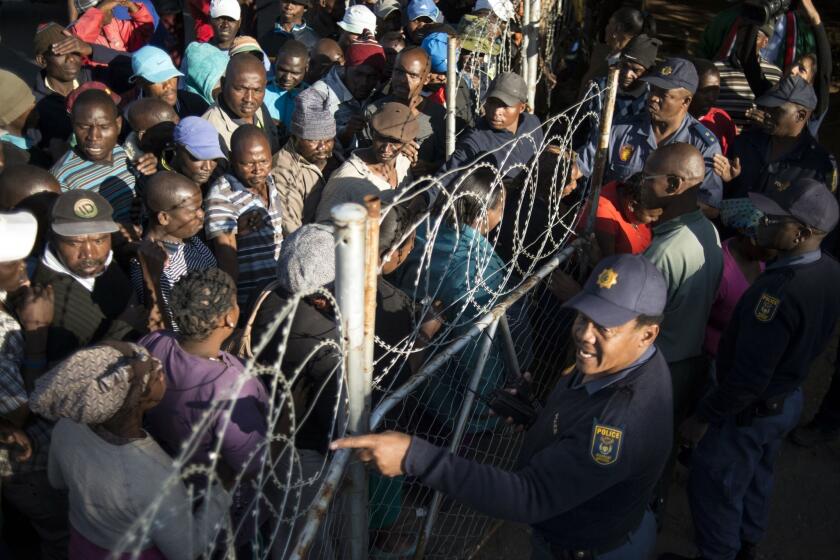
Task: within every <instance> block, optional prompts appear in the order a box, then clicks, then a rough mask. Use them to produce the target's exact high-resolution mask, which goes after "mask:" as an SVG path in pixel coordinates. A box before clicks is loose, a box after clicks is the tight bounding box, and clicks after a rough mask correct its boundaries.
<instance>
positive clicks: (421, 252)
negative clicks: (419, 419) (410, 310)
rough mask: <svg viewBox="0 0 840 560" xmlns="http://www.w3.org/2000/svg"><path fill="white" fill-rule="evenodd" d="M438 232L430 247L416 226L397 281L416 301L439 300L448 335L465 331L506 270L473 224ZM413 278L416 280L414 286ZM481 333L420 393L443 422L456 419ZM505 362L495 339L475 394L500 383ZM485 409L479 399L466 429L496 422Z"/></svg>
mask: <svg viewBox="0 0 840 560" xmlns="http://www.w3.org/2000/svg"><path fill="white" fill-rule="evenodd" d="M435 225H436V224H432V226H431V227H433V228H434V227H435ZM436 233H437V235H436V236H434V239H433V247H432V248H431V251H430V250H429V243H430V239H429V238H430V235H429V232H428V230H427V228H426V227H420V228H418V230H417V238H416V240H415V242H414V249H413V250H412V251H411V254H410V255H409V256H408V259H406V262H405V263H403V265H402V266H401V267H400V268H399V270H398V272H397V274H398V277H397V278H395V280H396V282H397V285H398V286H399V287H400V288H402V290H403V291H404V292H405V293H406V294H408V295H409V296H411V297H413V298H414V299H415V300H418V301H419V300H422V299H424V298H425V297H427V296H428V297H429V298H430V299H431V300H432V301H438V300H439V301H442V302H443V304H444V309H445V311H444V315H445V318H446V323H447V324H446V325H445V326H444V327H443V329H442V330H441V333H443V332H445V329H447V328H450V329H451V330H449V332H448V338H449V339H453V338H456V337H457V336H459V335H461V334H463V333H464V332H465V331H466V330H468V329H469V328H470V327H471V326H472V323H473V322H474V321H475V319H476V318H478V317H479V316H481V315H482V314H483V313H484V312H485V311H486V309H485V308H486V307H487V306H488V305H489V304H491V302H493V300H494V299H495V297H496V294H498V293H500V291H501V289H502V287H503V285H504V284H505V280H506V271H505V267H504V262H502V259H501V258H499V256H498V255H496V253H495V252H494V250H493V246H492V245H491V244H490V242H489V241H488V240H487V239H486V238H485V237H484V236H483V235H481V234H480V233H478V232H477V231H476V230H474V229H473V228H471V227H469V226H461V229H460V231H459V230H456V229H455V228H453V227H451V226H448V225H447V224H445V223H443V222H441V223H440V228H439V229H438V231H437V232H436ZM418 270H419V281H418ZM415 282H418V285H417V287H415ZM439 336H440V333H439ZM481 338H482V337H478V338H477V339H475V340H474V341H473V342H471V343H470V344H468V345H467V346H466V347H465V348H464V349H463V350H462V351H461V353H460V355H459V357H456V358H454V359H452V360H450V362H449V363H448V364H447V366H446V369H444V370H442V371H441V372H440V373H439V374H438V375H437V376H435V378H434V379H433V380H432V382H431V383H430V384H429V385H428V386H426V387H425V388H424V389H422V391H423V394H422V396H421V397H418V398H420V400H421V402H423V403H424V405H425V406H426V408H427V409H428V410H430V411H431V412H433V413H434V414H436V415H437V417H438V419H439V420H440V421H442V422H445V423H452V424H454V422H455V420H456V419H457V417H458V412H459V410H460V407H461V403H462V402H463V398H464V396H465V394H466V387H467V386H468V384H469V378H470V375H471V373H472V371H473V369H474V368H473V366H474V363H475V361H476V360H477V358H478V348H479V346H480V341H481ZM503 364H504V362H503V360H502V354H501V345H500V344H499V343H498V342H497V340H494V342H493V345H492V350H491V353H490V357H489V358H488V360H487V363H486V364H485V366H484V374H483V377H482V380H481V383H480V384H479V387H478V394H479V395H487V394H489V393H490V392H491V391H492V390H493V389H496V388H498V387H501V386H502V385H503V384H504V367H503ZM488 412H489V409H488V408H487V406H486V405H485V404H484V403H483V402H480V400H479V399H477V400H476V403H475V407H474V409H473V413H472V416H471V420H470V423H469V427H468V431H471V432H477V431H482V430H484V429H488V428H490V427H491V426H493V425H495V423H496V420H495V418H491V417H489V416H488V415H487V413H488Z"/></svg>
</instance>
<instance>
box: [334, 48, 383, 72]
mask: <svg viewBox="0 0 840 560" xmlns="http://www.w3.org/2000/svg"><path fill="white" fill-rule="evenodd" d="M344 56H345V60H346V63H347V66H361V65H363V64H366V65H368V66H370V67H372V68H375V69H376V70H378V71H379V72H382V71H383V70H385V49H383V48H382V45H380V44H379V43H372V42H371V43H369V42H359V43H351V44H350V46H348V47H347V51H346V52H345V53H344Z"/></svg>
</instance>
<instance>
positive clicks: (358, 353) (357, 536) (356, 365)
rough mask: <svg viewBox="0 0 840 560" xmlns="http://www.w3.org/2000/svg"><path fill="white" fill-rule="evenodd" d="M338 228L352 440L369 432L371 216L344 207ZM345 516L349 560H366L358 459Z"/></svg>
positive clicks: (335, 216) (363, 477)
mask: <svg viewBox="0 0 840 560" xmlns="http://www.w3.org/2000/svg"><path fill="white" fill-rule="evenodd" d="M331 214H332V220H333V223H334V224H335V242H336V244H335V296H336V300H337V302H338V309H339V313H340V315H341V331H342V334H343V336H344V352H345V354H344V372H345V375H346V380H347V408H348V422H347V432H348V434H349V435H359V434H366V433H368V432H369V431H370V428H369V426H370V382H369V381H368V380H367V379H366V368H365V357H366V353H367V352H366V348H365V315H364V312H365V272H366V271H365V237H366V228H365V222H366V218H367V210H366V209H365V207H364V206H362V205H360V204H353V203H347V204H341V205H339V206H336V207H335V208H333V209H332V213H331ZM349 482H350V484H349V489H348V491H347V500H346V504H347V512H346V513H347V515H348V516H349V519H350V533H351V534H350V538H349V542H350V558H351V560H365V559H366V558H367V556H368V491H367V473H366V472H365V467H364V465H363V464H362V463H361V462H360V461H358V460H357V459H355V458H354V459H352V460H351V462H350V472H349Z"/></svg>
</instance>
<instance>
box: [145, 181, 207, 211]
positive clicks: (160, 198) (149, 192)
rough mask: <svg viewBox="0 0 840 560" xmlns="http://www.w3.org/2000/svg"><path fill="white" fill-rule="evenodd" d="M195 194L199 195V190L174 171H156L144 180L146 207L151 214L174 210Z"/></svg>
mask: <svg viewBox="0 0 840 560" xmlns="http://www.w3.org/2000/svg"><path fill="white" fill-rule="evenodd" d="M196 194H201V188H200V187H199V186H198V185H196V184H195V183H193V182H192V181H190V180H189V179H187V178H186V177H184V176H183V175H181V174H180V173H175V172H174V171H158V172H157V173H155V174H154V175H152V176H151V177H149V178H148V179H147V180H146V188H145V197H146V206H147V207H148V208H149V210H151V211H152V212H165V211H167V210H169V209H171V208H175V207H177V206H178V205H180V204H181V203H182V202H184V201H185V200H189V199H190V198H192V197H194V196H195V195H196Z"/></svg>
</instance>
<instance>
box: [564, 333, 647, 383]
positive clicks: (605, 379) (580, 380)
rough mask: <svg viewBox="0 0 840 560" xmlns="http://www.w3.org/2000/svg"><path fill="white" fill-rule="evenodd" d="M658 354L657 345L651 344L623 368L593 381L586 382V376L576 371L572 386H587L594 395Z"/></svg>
mask: <svg viewBox="0 0 840 560" xmlns="http://www.w3.org/2000/svg"><path fill="white" fill-rule="evenodd" d="M654 354H656V346H654V345H651V346H650V347H649V348H648V349H647V350H645V351H644V353H643V354H642V355H641V356H639V358H638V359H637V360H636V361H635V362H633V363H632V364H630V365H629V366H627V367H626V368H624V369H623V370H621V371H619V372H617V373H614V374H612V375H607V376H604V377H602V378H600V379H595V380H593V381H588V382H584V376H583V375H582V374H580V373H579V372H575V375H576V376H577V378H576V379H574V380H573V381H572V385H571V388H572V389H580V388H581V387H584V388H586V392H587V393H588V394H590V395H594V394H595V393H597V392H598V391H600V390H601V389H604V388H606V387H609V386H610V385H612V384H613V383H618V382H619V381H621V380H622V379H624V378H625V377H627V376H628V375H630V374H631V373H632V372H633V371H635V370H636V369H638V368H640V367H641V366H643V365H644V364H645V363H646V362H647V361H648V360H650V359H651V358H652V357H653V355H654Z"/></svg>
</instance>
